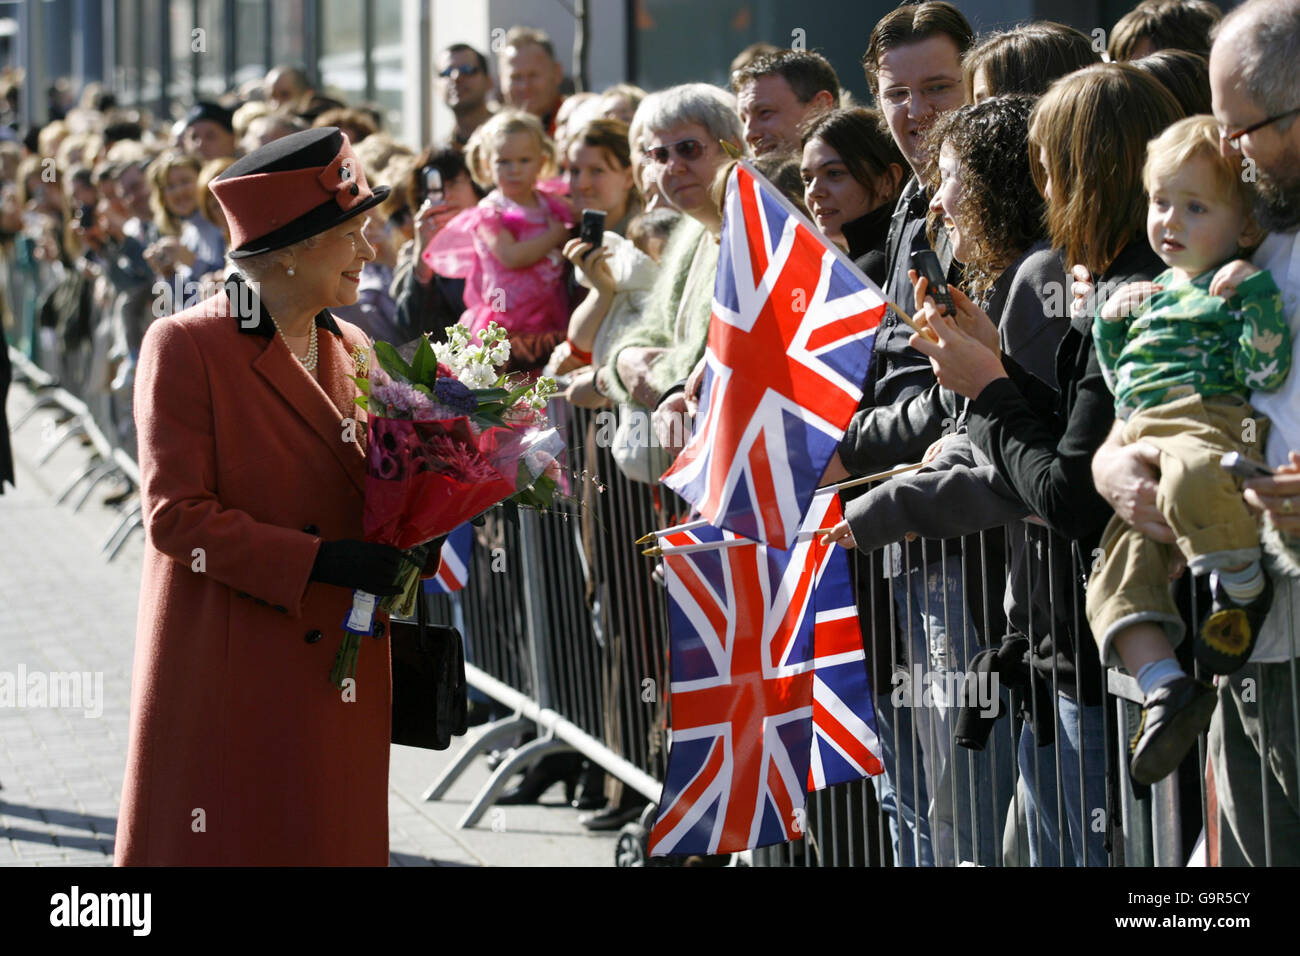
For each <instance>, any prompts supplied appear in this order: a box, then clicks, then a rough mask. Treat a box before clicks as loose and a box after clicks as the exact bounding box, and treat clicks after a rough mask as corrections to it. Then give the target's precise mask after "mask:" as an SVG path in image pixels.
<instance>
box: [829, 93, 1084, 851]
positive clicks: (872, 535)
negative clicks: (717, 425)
mask: <svg viewBox="0 0 1300 956" xmlns="http://www.w3.org/2000/svg"><path fill="white" fill-rule="evenodd" d="M1033 106H1034V99H1033V98H1032V97H1029V96H1002V97H992V98H990V99H985V100H983V101H982V102H980V103H978V104H976V105H968V106H963V107H961V108H959V109H956V110H953V111H951V112H949V113H946V114H944V115H943V116H941V117H940V118H939V119H938V120H936V121H935V124H934V126H932V127H931V129H930V130H929V132H928V133H927V148H928V150H929V153H930V156H931V161H930V163H929V167H928V169H927V171H926V172H927V179H928V183H927V191H928V192H929V193H930V195H931V196H933V197H934V198H933V199H932V200H931V203H930V222H929V227H930V229H931V231H932V236H931V242H932V243H933V241H934V238H935V236H934V235H933V234H934V233H937V232H938V230H940V229H942V230H944V231H946V233H947V237H948V239H949V241H950V242H951V244H952V248H953V254H954V257H955V258H956V259H957V260H958V261H960V262H962V263H964V266H965V271H964V277H965V280H964V283H963V285H964V287H965V291H966V292H967V294H968V295H969V296H970V297H971V298H972V299H973V300H975V301H977V302H979V303H980V304H981V306H982V307H983V308H984V310H985V311H986V312H987V313H988V314H989V315H991V316H995V317H1000V321H1001V334H1002V336H1003V342H1004V348H1005V349H1006V350H1007V352H1008V354H1015V355H1017V356H1018V358H1019V360H1020V361H1022V362H1023V363H1024V364H1025V366H1026V367H1027V368H1029V369H1031V370H1032V371H1033V372H1034V373H1035V374H1037V375H1039V376H1041V377H1043V378H1044V379H1045V380H1047V381H1052V379H1053V375H1052V360H1053V356H1054V354H1055V350H1056V346H1057V343H1058V341H1059V340H1060V337H1061V335H1062V334H1064V331H1065V327H1066V324H1067V319H1066V318H1065V313H1064V304H1063V295H1064V288H1065V271H1064V268H1063V267H1062V265H1061V261H1060V257H1059V255H1057V254H1056V253H1054V252H1053V251H1052V250H1051V249H1049V248H1048V245H1047V242H1046V239H1045V235H1044V226H1043V199H1042V196H1040V195H1039V193H1038V191H1037V190H1036V189H1035V188H1034V184H1033V174H1032V172H1031V170H1030V165H1029V145H1028V143H1029V116H1030V113H1031V112H1032V110H1033ZM924 292H925V288H924V287H923V286H921V287H920V294H919V295H918V299H923V296H924ZM919 304H920V303H919V302H918V307H919ZM965 416H966V401H965V400H964V399H963V398H961V397H960V396H959V395H957V394H956V393H954V392H952V391H950V390H948V389H945V388H943V387H942V386H941V385H939V384H937V383H936V384H934V385H932V386H931V387H930V388H929V389H927V390H926V391H924V392H922V393H920V394H919V395H917V396H916V397H914V398H912V399H910V400H908V401H907V402H904V403H899V404H898V405H896V406H895V408H894V409H893V410H891V414H890V415H889V416H877V418H876V419H875V422H876V426H877V427H875V428H873V429H872V430H871V432H870V433H866V432H865V431H864V432H861V433H859V434H858V436H857V437H858V441H859V448H860V450H863V451H865V452H866V453H868V454H871V455H873V456H874V457H876V458H878V459H879V460H880V462H881V463H882V468H883V467H888V466H889V464H891V463H893V462H898V461H917V460H922V461H925V462H927V464H926V465H925V466H924V467H923V468H922V469H921V470H920V471H918V472H916V473H914V474H910V475H907V476H902V477H898V478H894V479H892V480H891V481H888V482H886V483H884V484H882V485H879V486H877V487H876V488H873V489H872V490H871V491H870V492H868V493H867V494H865V495H862V496H861V497H859V498H856V499H854V500H853V501H851V502H849V503H848V504H847V505H846V507H845V516H846V517H845V520H844V521H843V522H841V523H840V525H839V526H837V528H836V529H835V531H834V532H832V534H831V540H835V541H839V542H840V543H842V544H844V545H845V546H846V547H854V546H856V547H857V548H858V549H859V550H861V551H863V552H871V551H874V550H876V549H878V548H883V547H886V546H888V545H890V544H892V543H893V542H896V541H900V540H901V539H903V538H905V537H907V538H909V539H910V538H911V537H912V536H919V537H921V538H922V539H927V549H922V548H921V547H920V546H918V545H913V546H912V547H911V549H910V551H911V554H910V557H912V558H916V557H917V556H918V553H920V552H921V551H923V550H928V554H926V555H925V556H924V557H922V559H921V561H922V563H921V564H920V565H917V567H916V568H914V569H913V570H912V572H911V573H909V574H907V575H904V576H899V577H897V578H895V593H894V603H895V604H896V605H897V607H898V613H899V615H900V619H906V618H911V619H912V620H911V621H910V622H909V624H908V625H906V626H907V628H908V630H909V631H910V633H912V634H913V635H923V636H924V638H925V639H926V645H928V646H925V645H922V646H916V647H914V648H913V649H912V658H911V659H915V660H918V661H926V660H928V661H929V662H930V663H929V668H930V670H931V672H933V671H936V670H937V671H951V672H955V673H957V674H960V673H962V672H965V671H967V670H969V669H970V662H971V660H972V658H974V657H975V655H976V653H977V652H979V651H980V650H981V647H980V644H981V641H980V635H979V633H978V630H982V631H983V632H984V633H983V643H985V644H989V643H995V642H997V641H998V640H1000V639H1001V637H1002V634H1003V633H1004V629H1003V628H1002V626H1001V625H1002V622H1001V619H1000V618H999V616H998V613H997V612H998V605H999V604H1002V603H1003V602H1000V601H998V600H997V597H998V596H997V595H996V594H990V596H989V600H988V602H987V606H985V607H980V606H979V604H978V598H977V597H975V595H978V594H979V593H980V592H979V590H972V587H971V583H972V576H971V575H970V573H969V572H970V570H971V569H970V567H969V566H967V567H963V557H962V548H961V538H962V536H964V535H969V534H975V533H976V532H980V531H988V530H994V531H995V533H994V534H993V535H991V536H989V537H987V538H986V539H985V540H984V541H983V542H980V541H979V540H978V539H974V540H973V543H972V542H966V543H967V545H968V547H967V548H966V549H965V551H966V554H967V557H966V564H967V565H970V564H975V563H979V564H981V565H982V567H981V568H980V569H979V573H980V574H981V576H982V575H983V574H987V575H989V576H992V575H995V574H1001V573H1002V567H1001V564H1000V562H999V558H1000V552H1001V549H1002V542H1003V537H1004V535H1003V534H1002V532H1001V531H1000V530H997V529H1000V528H1001V527H1002V526H1004V525H1007V526H1011V527H1013V529H1014V533H1013V534H1012V535H1011V545H1010V547H1009V548H1008V553H1007V560H1008V563H1009V566H1010V568H1011V569H1012V573H1014V569H1015V568H1016V567H1017V566H1019V565H1020V564H1021V563H1023V558H1024V553H1023V552H1024V542H1025V535H1024V532H1023V531H1022V530H1021V528H1020V524H1021V522H1020V519H1021V518H1023V517H1024V516H1025V515H1026V514H1027V513H1028V511H1027V509H1026V508H1025V507H1024V505H1023V504H1021V502H1020V500H1019V499H1018V498H1017V497H1016V495H1015V493H1014V492H1013V491H1012V490H1011V488H1010V486H1009V485H1007V483H1006V482H1005V481H1003V480H1002V479H1001V478H1000V477H999V476H998V475H997V472H996V470H995V469H994V468H993V467H992V464H991V462H989V461H988V460H987V459H986V458H984V457H983V456H981V455H980V454H979V453H978V452H977V450H976V449H974V448H973V447H972V445H971V443H970V439H969V436H968V435H967V434H966V427H965ZM945 541H946V544H941V542H945ZM944 552H946V554H944ZM977 558H979V561H978V562H977V561H976V559H977ZM927 559H928V561H929V562H930V563H928V564H927V563H924V562H925V561H926V560H927ZM908 563H909V564H914V563H915V562H908ZM974 580H978V578H975V579H974ZM976 588H978V585H976ZM1017 597H1018V598H1021V599H1022V601H1023V595H1017ZM927 602H928V603H927ZM945 604H946V605H947V608H948V612H947V618H948V620H947V622H946V626H945V627H943V628H942V629H940V628H937V627H935V626H934V624H933V623H932V621H930V620H927V619H926V615H924V614H921V609H922V608H927V607H928V608H929V612H928V614H929V616H930V617H934V616H935V615H937V616H938V618H939V620H942V619H943V611H942V608H943V607H944V606H945ZM936 608H938V609H939V610H936ZM1006 609H1007V611H1008V614H1009V616H1010V618H1011V624H1012V626H1013V627H1017V626H1018V625H1023V626H1025V627H1028V626H1029V625H1028V624H1027V623H1026V621H1027V617H1028V612H1027V610H1026V609H1023V608H1021V607H1017V606H1014V604H1008V605H1007V607H1006ZM962 621H966V622H979V623H981V624H982V625H983V626H982V628H979V629H977V627H976V626H975V624H974V623H966V624H960V623H958V622H962ZM904 627H905V625H902V624H900V626H899V630H900V631H903V630H904ZM1032 632H1033V633H1038V632H1037V630H1033V631H1032ZM912 716H913V721H914V722H916V723H917V724H918V736H919V737H920V741H921V749H922V751H923V759H922V771H923V775H924V779H925V787H926V792H928V794H929V796H930V801H931V802H930V808H929V819H930V834H931V846H932V849H933V853H934V862H935V863H937V864H939V865H944V864H948V865H951V864H954V863H956V862H959V861H963V860H970V861H975V862H978V863H980V864H982V865H986V866H988V865H993V864H994V863H995V862H996V860H997V858H998V851H999V847H1000V845H1001V838H1000V834H1001V830H1002V826H1001V824H1002V821H1003V820H1004V819H1005V813H1006V809H1007V805H1008V803H1009V802H1010V799H1011V796H1012V793H1013V790H1014V784H1013V781H1012V777H1011V772H1010V771H1011V765H1012V762H1013V757H1012V754H1011V750H1012V747H1011V743H1010V741H1009V740H1007V739H1006V737H1005V736H1002V737H999V738H997V739H995V740H994V741H992V742H991V744H989V745H987V746H982V747H981V748H980V749H978V750H968V749H965V748H962V747H953V746H952V741H953V739H954V736H955V735H957V734H958V730H959V728H958V726H957V705H956V702H953V703H952V704H951V705H950V706H948V707H940V708H931V709H928V710H927V709H925V708H918V709H916V710H915V711H914V713H913V715H912ZM926 720H928V721H929V724H930V726H929V727H924V726H921V724H922V723H923V722H924V721H926ZM903 745H904V746H905V744H903ZM972 821H974V825H972Z"/></svg>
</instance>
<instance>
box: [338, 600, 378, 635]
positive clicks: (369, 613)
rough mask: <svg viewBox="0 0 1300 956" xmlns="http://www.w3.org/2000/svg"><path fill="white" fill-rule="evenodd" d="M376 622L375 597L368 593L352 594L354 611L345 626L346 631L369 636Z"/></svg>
mask: <svg viewBox="0 0 1300 956" xmlns="http://www.w3.org/2000/svg"><path fill="white" fill-rule="evenodd" d="M374 620H375V596H374V595H373V594H371V593H370V592H368V591H353V592H352V610H351V611H349V612H348V619H347V620H346V621H345V622H344V624H343V629H344V630H345V631H351V632H352V633H353V634H369V633H370V629H371V626H372V625H373V624H374Z"/></svg>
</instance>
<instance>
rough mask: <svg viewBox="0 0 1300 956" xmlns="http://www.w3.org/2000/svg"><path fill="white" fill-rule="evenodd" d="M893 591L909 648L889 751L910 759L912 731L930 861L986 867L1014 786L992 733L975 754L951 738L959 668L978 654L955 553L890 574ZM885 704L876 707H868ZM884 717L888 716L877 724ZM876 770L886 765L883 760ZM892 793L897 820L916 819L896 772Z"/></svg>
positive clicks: (996, 848)
mask: <svg viewBox="0 0 1300 956" xmlns="http://www.w3.org/2000/svg"><path fill="white" fill-rule="evenodd" d="M893 588H894V604H895V606H896V608H897V612H898V615H897V622H898V624H897V626H898V631H899V634H900V635H901V636H903V637H904V638H906V646H907V647H909V648H910V649H911V650H910V653H909V654H908V659H907V660H905V661H899V662H898V665H899V668H900V669H903V670H905V671H906V672H907V680H906V681H904V680H903V678H902V677H900V675H899V673H898V671H895V675H894V677H895V681H894V693H893V694H892V695H891V704H894V705H897V706H898V710H897V711H896V713H897V714H898V715H899V718H898V719H897V721H896V723H897V726H894V730H895V731H897V732H898V735H899V736H898V739H897V744H896V749H897V750H898V751H900V752H901V754H902V756H903V757H905V758H907V759H908V760H910V758H911V752H912V751H911V748H912V733H913V732H914V733H915V735H916V742H917V745H918V746H917V749H918V754H919V756H920V757H921V771H922V778H921V781H920V784H919V786H918V787H917V789H918V790H919V794H917V796H918V797H919V799H920V800H921V801H922V802H921V803H920V807H922V808H923V809H924V812H923V813H922V814H921V815H920V817H921V819H922V820H923V821H928V824H929V826H928V830H929V837H930V841H929V842H930V844H931V853H932V856H933V861H934V863H936V864H938V865H939V866H953V865H956V864H957V863H961V862H966V861H970V862H976V863H980V864H983V865H985V866H994V865H996V864H997V862H998V861H999V859H1000V848H1001V844H1002V829H1003V826H1004V822H1005V820H1006V810H1007V807H1008V806H1009V805H1010V803H1011V798H1012V795H1013V791H1014V782H1013V771H1012V760H1013V757H1012V754H1011V753H1010V750H1011V748H1010V747H1009V746H1008V744H1007V742H1006V741H1005V740H999V739H998V738H997V735H996V734H995V735H994V736H993V737H992V738H991V739H990V741H989V745H988V748H987V749H986V750H983V751H974V750H967V749H966V748H964V747H960V746H958V745H957V743H956V741H955V740H954V737H953V734H954V730H955V729H956V723H957V715H958V712H959V710H960V708H961V703H962V702H961V699H960V697H959V694H960V691H961V688H962V686H963V683H964V680H965V675H966V667H967V664H968V662H969V660H970V658H972V657H974V656H975V654H976V653H977V652H978V651H979V645H978V643H977V640H978V639H977V635H976V633H975V628H974V625H973V623H972V619H971V615H970V614H969V613H968V612H966V606H965V602H964V597H963V590H964V579H963V575H962V568H961V557H960V555H957V554H954V555H949V556H948V557H947V558H946V561H944V560H940V561H935V562H932V563H931V564H929V565H928V566H927V567H926V568H925V569H923V570H920V569H918V570H915V571H912V572H908V573H904V574H900V575H899V576H898V577H895V578H894V580H893ZM918 679H919V680H920V682H921V684H919V685H918V683H917V681H918ZM909 687H910V688H911V693H908V692H907V689H908V688H909ZM986 690H987V691H988V692H990V693H991V692H992V691H993V690H994V689H992V688H988V689H986ZM996 692H997V693H998V694H999V695H1000V696H1001V697H1002V699H1003V701H1004V703H1005V701H1006V700H1007V694H1006V692H1005V691H1004V690H1002V689H1000V688H998V689H996ZM986 703H992V701H991V700H990V701H988V702H986ZM886 709H889V708H887V707H885V706H883V705H882V706H881V707H880V708H878V711H879V712H884V711H885V710H886ZM904 712H910V713H909V714H908V716H909V717H910V720H909V721H906V723H910V724H911V725H912V727H911V728H906V727H905V726H904V724H905V721H904V720H903V719H902V715H903V714H904ZM894 723H895V718H894V714H893V713H891V714H889V715H888V717H887V719H886V725H891V724H894ZM913 728H914V730H913ZM882 746H885V747H887V746H888V744H883V745H882ZM899 763H900V774H899V775H900V778H901V777H902V772H901V771H902V770H906V771H909V772H910V771H911V769H912V768H911V767H910V766H906V767H903V761H902V760H901V759H900V761H899ZM886 769H887V771H890V772H892V767H890V766H889V765H888V764H887V765H886ZM895 790H896V793H897V797H898V802H899V806H900V811H901V819H902V822H903V823H907V821H908V820H913V819H916V817H917V812H916V810H917V806H916V804H915V803H914V797H913V793H912V788H911V787H910V786H907V787H904V786H903V785H902V781H901V779H900V781H899V783H898V785H897V786H896V787H895ZM886 812H888V811H886ZM890 823H891V832H893V830H894V829H895V828H896V826H897V819H896V818H895V817H894V816H891V818H890ZM909 836H910V832H909V833H904V834H903V837H902V842H904V843H906V842H907V840H908V837H909ZM897 842H898V841H897V840H896V843H897ZM922 862H923V864H924V862H926V861H925V860H924V859H923V861H922Z"/></svg>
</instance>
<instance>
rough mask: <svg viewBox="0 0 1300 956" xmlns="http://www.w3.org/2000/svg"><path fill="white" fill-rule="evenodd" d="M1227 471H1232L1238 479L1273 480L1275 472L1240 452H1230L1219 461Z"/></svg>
mask: <svg viewBox="0 0 1300 956" xmlns="http://www.w3.org/2000/svg"><path fill="white" fill-rule="evenodd" d="M1219 464H1221V465H1222V466H1223V469H1224V470H1225V471H1230V472H1232V473H1233V474H1234V475H1236V476H1237V477H1238V478H1272V477H1273V475H1274V474H1275V472H1274V471H1273V469H1271V468H1267V467H1265V466H1264V465H1261V464H1260V463H1259V462H1257V461H1252V460H1251V459H1249V458H1247V457H1246V456H1245V455H1243V454H1241V453H1240V452H1235V451H1230V452H1228V453H1227V454H1226V455H1224V456H1223V457H1222V458H1220V459H1219Z"/></svg>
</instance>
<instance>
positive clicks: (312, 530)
mask: <svg viewBox="0 0 1300 956" xmlns="http://www.w3.org/2000/svg"><path fill="white" fill-rule="evenodd" d="M302 531H303V534H320V528H318V527H316V526H315V525H314V524H309V525H307V527H305V528H303V529H302Z"/></svg>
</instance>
